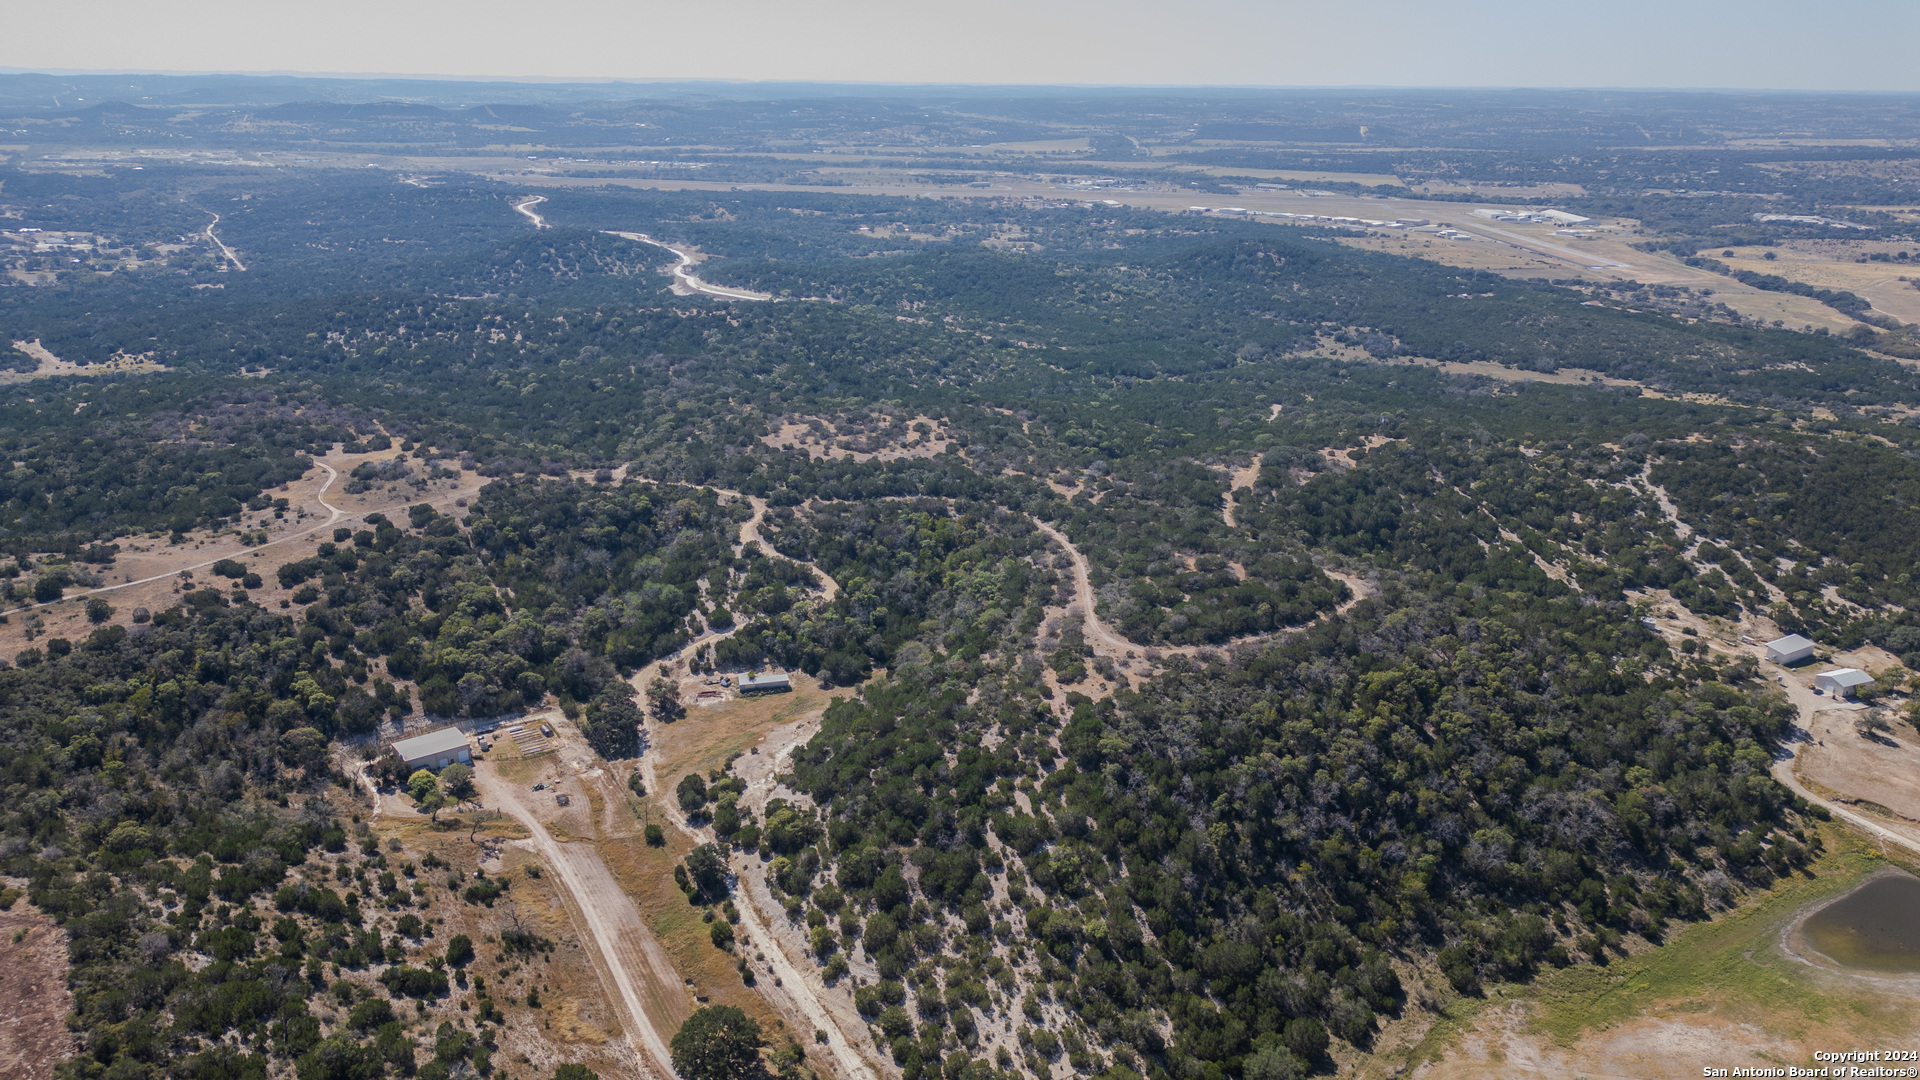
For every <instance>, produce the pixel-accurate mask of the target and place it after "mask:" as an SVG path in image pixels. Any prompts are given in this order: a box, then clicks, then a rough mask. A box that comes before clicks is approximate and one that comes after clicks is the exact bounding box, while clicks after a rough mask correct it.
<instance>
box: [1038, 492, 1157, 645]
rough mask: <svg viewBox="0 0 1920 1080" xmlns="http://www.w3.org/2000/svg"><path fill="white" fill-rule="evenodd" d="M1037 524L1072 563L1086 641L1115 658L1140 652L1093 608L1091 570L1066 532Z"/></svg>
mask: <svg viewBox="0 0 1920 1080" xmlns="http://www.w3.org/2000/svg"><path fill="white" fill-rule="evenodd" d="M1033 524H1034V527H1035V528H1037V529H1039V530H1040V531H1041V532H1042V533H1044V534H1046V537H1047V539H1049V540H1052V541H1053V542H1054V543H1056V544H1059V545H1060V546H1061V547H1062V548H1065V549H1066V552H1067V558H1068V559H1070V560H1072V562H1073V591H1074V597H1075V603H1077V604H1078V605H1079V606H1080V612H1081V614H1082V615H1083V616H1084V617H1085V618H1086V625H1085V630H1084V632H1085V634H1086V636H1087V644H1089V645H1092V646H1094V647H1095V648H1098V649H1102V650H1104V651H1105V652H1107V653H1108V654H1109V655H1111V656H1113V657H1114V658H1115V659H1116V660H1124V659H1126V656H1127V653H1128V652H1130V651H1135V652H1137V651H1138V650H1139V648H1140V646H1138V645H1135V644H1134V643H1133V642H1131V641H1128V640H1127V639H1126V638H1123V637H1121V636H1120V635H1119V634H1116V633H1114V630H1113V627H1111V626H1108V625H1107V624H1106V623H1104V622H1102V621H1101V620H1100V613H1099V612H1098V611H1097V610H1096V609H1095V607H1094V596H1093V576H1092V570H1091V568H1090V567H1089V566H1088V565H1087V557H1086V556H1085V555H1082V554H1081V553H1080V549H1079V548H1077V547H1075V546H1073V541H1071V540H1069V539H1067V534H1066V533H1063V532H1061V531H1060V530H1059V529H1056V528H1054V527H1053V526H1051V525H1049V524H1047V523H1046V522H1044V521H1041V520H1040V519H1039V518H1035V519H1034V520H1033Z"/></svg>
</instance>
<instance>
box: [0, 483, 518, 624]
mask: <svg viewBox="0 0 1920 1080" xmlns="http://www.w3.org/2000/svg"><path fill="white" fill-rule="evenodd" d="M313 463H314V465H316V466H318V467H319V468H320V469H322V470H324V471H325V472H326V474H327V482H326V483H324V484H322V485H320V490H319V491H317V492H315V493H314V501H315V502H318V503H319V504H320V505H321V506H322V507H323V508H325V509H326V511H327V520H325V521H323V522H321V523H320V524H318V525H312V526H309V527H307V528H305V529H301V530H299V531H297V532H290V533H288V534H286V535H285V536H279V537H275V538H274V539H272V540H269V541H267V542H266V543H264V544H260V545H258V546H255V547H250V548H246V549H244V550H242V551H239V552H229V553H227V554H224V555H215V556H213V557H212V558H206V559H201V560H199V561H198V562H191V563H182V564H180V565H179V566H175V567H171V568H169V569H168V570H166V571H164V572H162V573H158V574H149V575H147V576H146V577H143V578H137V579H135V580H133V581H122V582H118V583H116V584H113V585H102V586H99V587H98V588H92V589H81V590H78V591H76V592H69V593H67V594H66V595H65V596H64V597H63V598H62V599H64V600H66V601H73V600H76V599H79V598H80V597H85V596H98V595H102V594H105V593H110V592H115V591H118V590H120V589H131V588H133V587H134V586H136V585H150V584H152V583H154V582H156V581H162V580H165V579H167V578H170V577H174V576H175V575H177V574H179V573H180V571H182V570H201V569H205V568H206V567H209V566H212V565H213V564H214V563H217V562H220V561H222V560H224V559H237V558H239V557H240V556H242V555H250V554H252V553H254V552H257V551H266V550H268V549H270V548H278V547H282V546H284V545H286V544H291V543H295V542H297V541H300V540H306V539H309V538H311V537H312V536H313V534H314V533H317V532H323V531H325V530H327V529H331V528H332V527H333V526H334V525H335V524H337V523H339V522H340V521H341V520H342V519H346V518H353V519H358V520H364V519H365V518H367V517H368V516H369V515H372V514H389V515H391V514H397V513H404V512H405V511H406V509H407V507H409V506H413V505H416V504H418V503H420V502H422V501H426V500H423V499H422V498H421V497H419V496H415V497H414V498H412V499H406V500H402V501H400V502H397V503H393V504H391V505H389V506H379V507H374V508H372V509H368V510H363V511H360V512H359V513H352V514H350V513H348V512H347V511H345V510H342V509H341V508H339V507H337V506H335V505H333V504H332V503H330V502H328V501H327V498H326V495H327V491H328V489H329V488H332V487H333V485H334V484H335V483H337V482H338V481H339V479H340V471H339V470H338V469H335V468H334V467H333V466H331V465H329V464H327V463H326V462H325V461H322V460H321V459H319V458H314V459H313ZM491 482H492V481H487V483H491ZM484 486H485V484H475V485H473V486H471V487H466V488H459V489H457V490H454V491H449V492H446V493H444V494H442V495H436V496H434V499H433V500H431V501H444V500H447V499H453V498H461V497H469V496H472V495H475V494H477V493H478V492H479V491H480V488H481V487H484ZM60 602H61V601H60V600H49V601H47V602H46V603H34V604H22V605H21V606H19V607H15V608H8V609H6V610H4V611H0V615H14V614H18V613H20V612H24V611H32V610H34V609H35V608H47V607H52V606H54V605H55V604H58V603H60Z"/></svg>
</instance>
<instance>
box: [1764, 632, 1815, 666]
mask: <svg viewBox="0 0 1920 1080" xmlns="http://www.w3.org/2000/svg"><path fill="white" fill-rule="evenodd" d="M1812 658H1813V642H1811V641H1808V640H1807V639H1806V638H1803V637H1801V636H1800V635H1799V634H1788V635H1787V636H1786V637H1783V638H1778V639H1776V640H1773V641H1769V642H1767V659H1768V660H1771V661H1773V662H1774V663H1776V664H1797V663H1799V662H1800V661H1802V660H1811V659H1812Z"/></svg>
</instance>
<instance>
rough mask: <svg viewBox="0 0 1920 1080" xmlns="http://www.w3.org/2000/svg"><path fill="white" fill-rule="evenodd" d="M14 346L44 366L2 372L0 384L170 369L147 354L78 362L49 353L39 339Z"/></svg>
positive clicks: (21, 342)
mask: <svg viewBox="0 0 1920 1080" xmlns="http://www.w3.org/2000/svg"><path fill="white" fill-rule="evenodd" d="M13 347H14V348H15V349H18V350H19V351H21V352H23V353H26V354H27V355H28V356H31V357H33V358H34V359H35V360H37V361H39V364H40V366H39V367H37V368H35V369H33V370H32V371H0V386H4V385H6V384H8V383H22V382H27V381H29V380H32V379H48V378H52V377H54V376H56V375H138V374H146V373H149V372H155V371H165V370H167V368H166V367H165V366H164V365H162V364H158V363H155V362H154V361H153V360H152V359H150V358H148V357H147V356H145V355H142V356H132V355H129V354H127V353H115V354H114V356H113V359H111V360H108V361H107V362H105V363H102V364H76V363H74V362H73V361H71V360H62V359H60V358H59V357H57V356H55V355H53V353H51V352H48V351H47V349H46V347H45V346H43V345H41V344H40V339H39V338H35V339H33V340H32V341H16V342H14V343H13Z"/></svg>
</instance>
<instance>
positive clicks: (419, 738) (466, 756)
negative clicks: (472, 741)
mask: <svg viewBox="0 0 1920 1080" xmlns="http://www.w3.org/2000/svg"><path fill="white" fill-rule="evenodd" d="M393 752H394V753H395V754H398V755H399V756H400V760H401V761H404V762H406V764H407V768H409V769H432V770H433V771H434V772H439V771H440V770H441V769H444V768H446V767H447V766H449V765H451V764H453V763H454V762H456V761H461V762H467V763H469V764H470V763H472V761H473V754H472V752H470V751H469V750H468V749H467V735H466V732H464V731H461V730H460V729H459V728H457V727H449V728H441V729H440V730H439V731H429V732H427V733H426V734H425V735H415V736H414V737H413V738H411V739H399V740H396V741H395V742H394V744H393Z"/></svg>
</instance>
